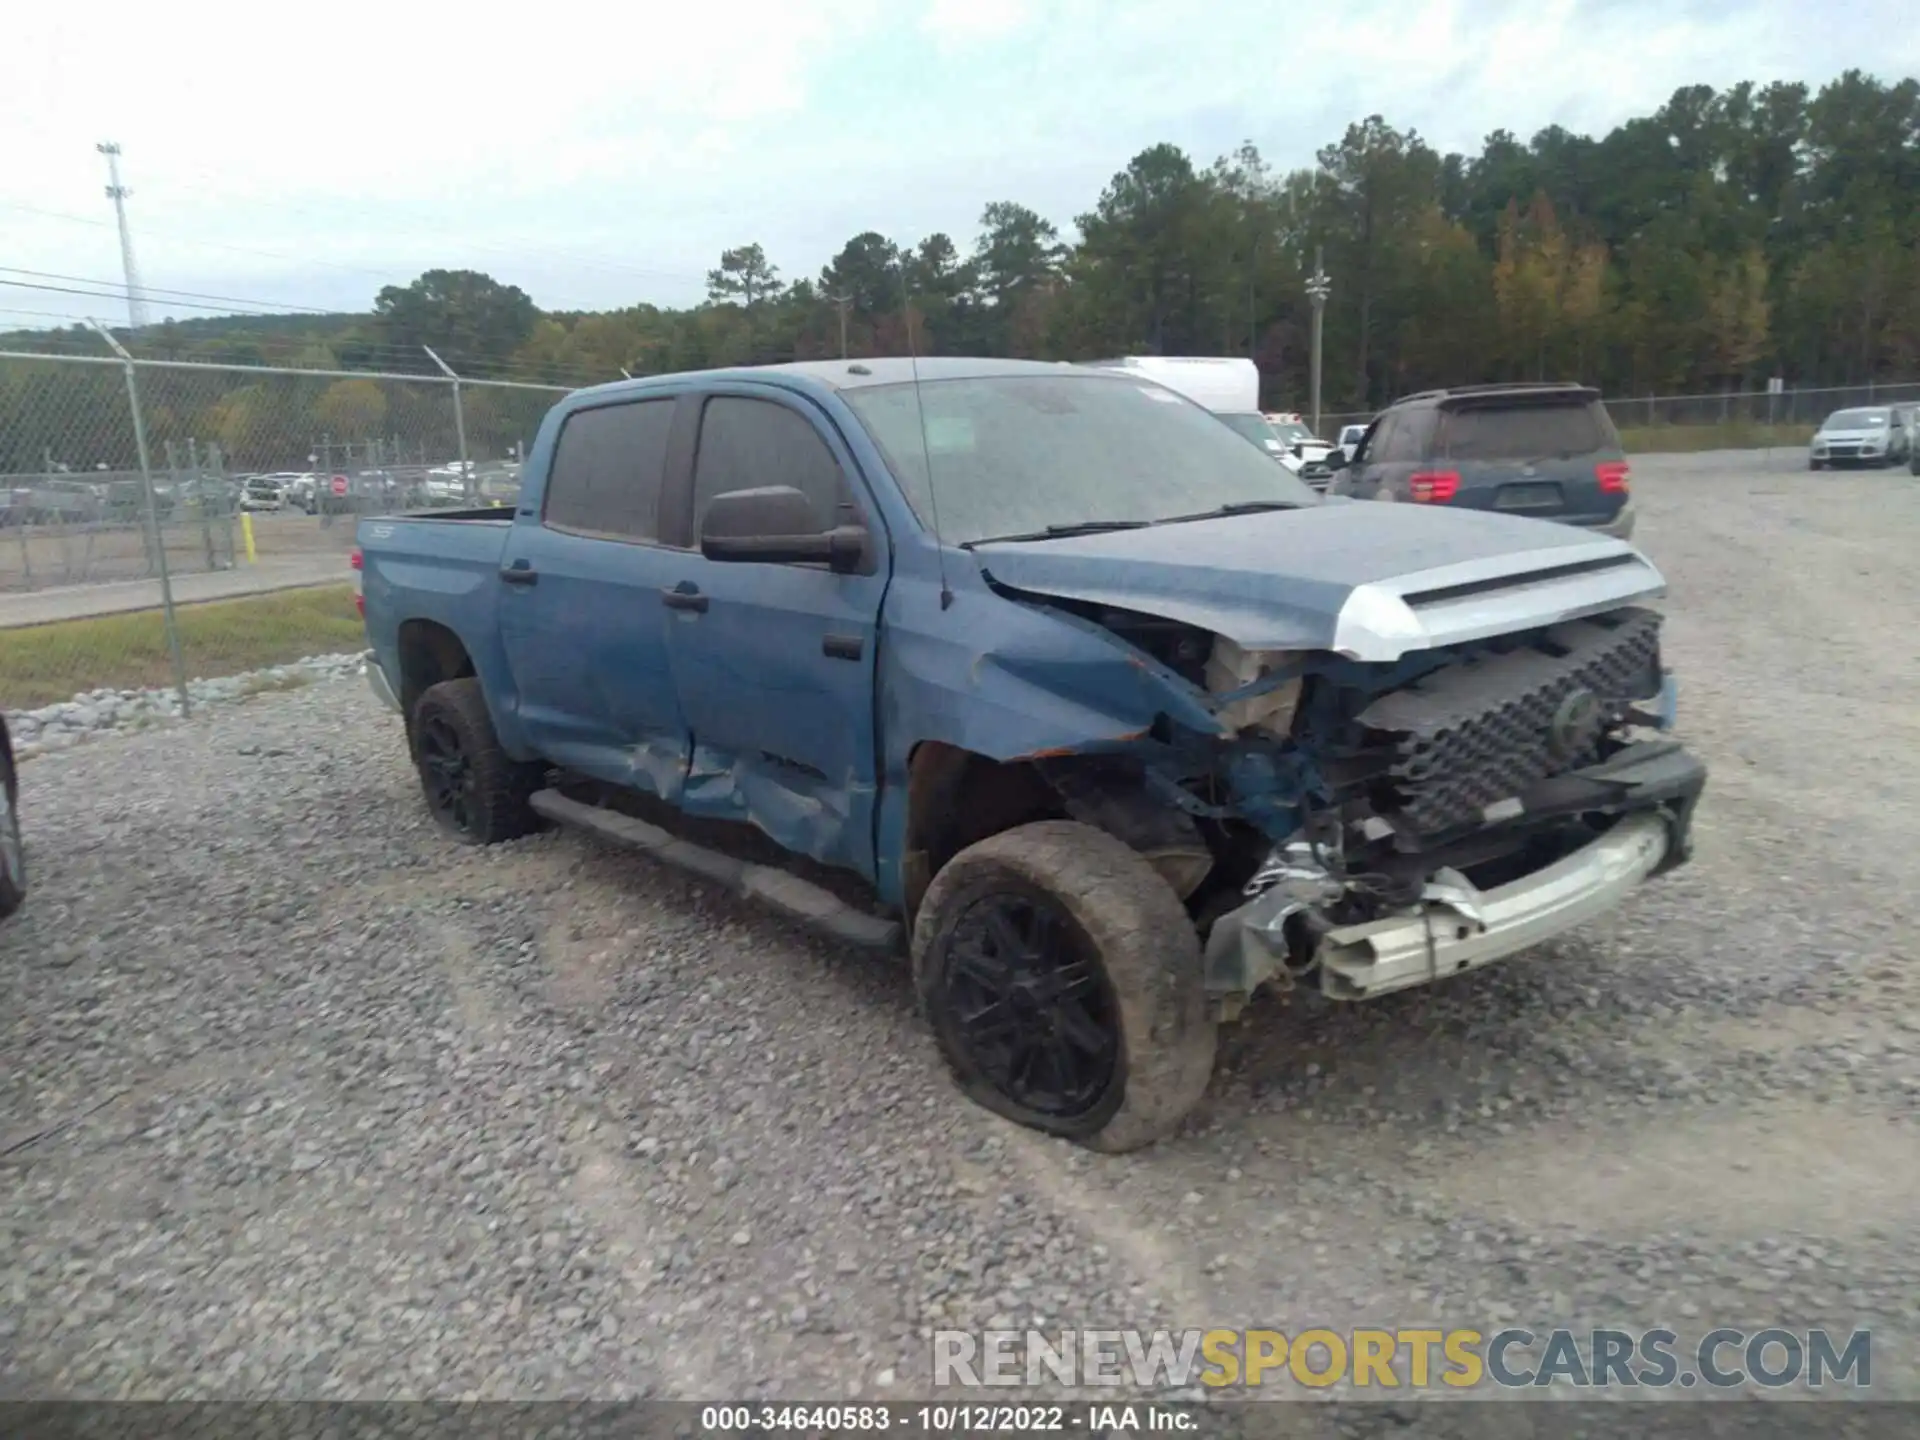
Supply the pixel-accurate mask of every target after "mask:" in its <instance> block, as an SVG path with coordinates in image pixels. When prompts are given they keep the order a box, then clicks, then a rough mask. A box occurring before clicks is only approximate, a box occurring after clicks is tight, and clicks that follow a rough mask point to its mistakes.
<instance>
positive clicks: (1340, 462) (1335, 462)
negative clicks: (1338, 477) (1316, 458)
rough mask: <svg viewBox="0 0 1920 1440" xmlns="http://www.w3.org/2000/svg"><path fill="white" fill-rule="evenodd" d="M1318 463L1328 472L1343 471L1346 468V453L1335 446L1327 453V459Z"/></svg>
mask: <svg viewBox="0 0 1920 1440" xmlns="http://www.w3.org/2000/svg"><path fill="white" fill-rule="evenodd" d="M1320 463H1321V464H1323V465H1325V466H1326V467H1327V469H1329V470H1344V469H1346V468H1347V452H1346V451H1344V450H1342V449H1341V448H1340V447H1339V446H1338V445H1336V446H1334V447H1333V449H1331V450H1329V451H1328V452H1327V458H1326V459H1325V460H1323V461H1321V462H1320Z"/></svg>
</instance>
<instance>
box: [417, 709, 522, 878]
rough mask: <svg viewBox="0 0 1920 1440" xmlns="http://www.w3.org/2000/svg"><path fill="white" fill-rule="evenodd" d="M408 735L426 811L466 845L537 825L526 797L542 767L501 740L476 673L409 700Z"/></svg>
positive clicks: (494, 841)
mask: <svg viewBox="0 0 1920 1440" xmlns="http://www.w3.org/2000/svg"><path fill="white" fill-rule="evenodd" d="M407 739H408V742H409V745H410V747H411V749H412V751H413V763H414V768H415V769H416V770H418V771H419V773H420V788H421V793H422V794H423V795H424V797H425V799H426V802H427V812H428V813H429V814H431V815H432V816H433V818H434V820H435V821H436V822H437V823H438V824H439V826H440V828H441V829H442V830H445V831H446V832H447V834H449V835H451V836H452V837H453V838H454V839H456V840H458V841H459V842H460V843H461V844H463V845H495V844H498V843H499V842H500V841H502V840H517V839H519V838H520V837H521V836H523V835H531V834H532V833H533V832H534V831H536V830H538V829H540V828H541V826H542V824H543V823H544V822H542V820H541V818H540V817H539V815H537V814H535V813H534V810H533V807H532V806H531V805H530V804H528V803H527V802H528V801H529V800H530V799H531V798H532V795H533V792H534V791H536V790H538V789H539V788H540V786H541V784H542V782H543V781H544V780H545V778H546V771H547V767H546V766H545V765H541V764H538V763H533V764H526V763H522V762H520V761H517V760H515V759H513V757H512V756H510V755H508V754H507V752H506V751H505V750H503V749H502V748H501V747H500V737H499V736H498V735H496V734H494V731H493V716H492V715H491V714H490V713H489V712H488V710H487V697H486V692H485V691H483V690H482V689H481V688H480V682H479V680H477V679H475V678H474V677H472V676H468V677H467V678H466V679H464V680H442V681H441V682H440V683H439V684H438V685H434V686H432V687H430V688H429V689H428V690H427V692H426V693H425V694H424V695H422V696H421V697H420V699H419V701H418V702H417V703H416V704H415V705H414V707H413V714H412V715H411V716H410V717H409V718H408V722H407Z"/></svg>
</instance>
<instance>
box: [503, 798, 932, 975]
mask: <svg viewBox="0 0 1920 1440" xmlns="http://www.w3.org/2000/svg"><path fill="white" fill-rule="evenodd" d="M529 803H530V804H531V805H532V806H533V808H534V811H535V813H537V814H540V815H544V816H546V817H547V819H549V820H552V821H553V822H554V823H556V824H559V825H568V826H571V827H573V828H574V829H576V830H585V831H587V832H589V833H590V834H593V835H597V836H599V837H600V838H601V839H602V840H607V841H611V842H612V843H613V844H615V845H621V846H624V847H626V848H627V849H629V850H638V851H640V852H641V853H642V854H644V855H647V856H650V857H651V858H653V859H655V860H664V861H665V862H666V863H667V864H669V865H677V866H679V867H680V868H681V869H682V870H688V871H691V872H692V873H694V874H695V875H700V876H704V877H705V878H706V879H708V880H711V881H713V882H714V883H715V884H717V885H724V886H725V887H726V888H727V889H729V890H731V891H733V892H734V893H735V894H736V895H741V896H745V897H746V898H747V899H750V900H759V901H762V902H764V903H766V904H768V905H771V906H772V907H773V908H774V909H776V910H779V911H781V912H782V913H783V914H786V915H788V916H790V917H792V918H793V919H795V920H798V921H800V922H801V923H802V924H804V925H809V926H812V927H813V928H814V929H816V930H819V931H821V932H822V933H824V934H826V935H830V936H832V937H833V938H834V939H836V940H841V941H844V942H846V943H847V944H849V945H859V946H862V947H864V948H866V949H871V950H893V949H897V948H899V946H900V944H901V941H902V938H903V936H902V932H901V927H900V924H899V922H898V921H895V920H888V919H885V918H883V917H882V916H879V915H869V914H867V913H865V912H864V911H861V910H856V909H855V908H854V907H853V906H851V905H849V904H847V902H846V901H844V900H842V899H841V898H840V897H839V896H837V895H835V894H833V893H832V892H831V891H828V890H823V889H822V888H821V887H820V886H818V885H815V884H814V883H812V882H811V881H809V880H802V879H801V878H800V877H799V876H798V875H790V874H788V873H787V872H786V871H785V870H776V869H775V868H774V867H772V866H771V865H754V864H750V863H748V862H747V861H745V860H736V859H734V858H733V857H732V856H731V855H723V854H721V853H720V852H719V851H718V850H709V849H708V848H707V847H706V846H704V845H695V844H693V843H692V842H691V841H688V840H682V839H680V837H679V836H677V835H670V834H668V833H667V832H666V831H665V830H662V829H661V828H660V827H659V826H658V825H649V824H648V823H647V822H646V821H644V820H636V819H634V818H633V816H631V815H622V814H621V813H620V812H619V811H617V810H609V809H606V808H605V807H604V806H600V805H588V804H586V803H584V802H583V801H579V800H574V799H570V798H569V797H568V796H565V795H562V794H561V793H560V792H559V791H558V790H537V791H535V792H534V794H533V797H532V799H531V800H530V801H529Z"/></svg>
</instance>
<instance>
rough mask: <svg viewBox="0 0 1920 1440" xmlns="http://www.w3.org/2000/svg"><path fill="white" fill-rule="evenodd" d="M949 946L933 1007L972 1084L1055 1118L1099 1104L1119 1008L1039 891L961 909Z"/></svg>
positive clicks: (1109, 1079) (1074, 930)
mask: <svg viewBox="0 0 1920 1440" xmlns="http://www.w3.org/2000/svg"><path fill="white" fill-rule="evenodd" d="M950 945H951V950H950V955H949V959H948V962H947V966H946V970H945V974H944V976H943V988H944V990H945V992H946V993H945V995H944V996H943V997H942V999H943V1000H944V1002H945V1008H946V1010H947V1013H948V1014H950V1015H951V1016H952V1017H953V1024H954V1036H953V1038H954V1040H955V1041H956V1042H957V1043H958V1044H959V1045H960V1046H962V1047H964V1048H965V1050H966V1051H967V1058H968V1059H969V1061H970V1062H971V1064H972V1066H973V1067H974V1068H975V1070H976V1071H977V1073H978V1074H979V1076H980V1077H981V1078H982V1079H984V1080H986V1081H987V1082H988V1083H989V1084H991V1085H992V1086H993V1088H994V1089H996V1090H998V1091H999V1092H1000V1093H1001V1094H1002V1095H1004V1096H1005V1097H1006V1098H1007V1099H1008V1100H1010V1101H1012V1102H1013V1103H1014V1104H1016V1105H1018V1106H1020V1107H1022V1108H1023V1109H1027V1110H1031V1111H1033V1112H1035V1113H1036V1114H1040V1115H1047V1116H1051V1117H1054V1118H1056V1119H1062V1120H1068V1119H1075V1118H1077V1117H1079V1116H1082V1115H1085V1114H1087V1113H1088V1112H1089V1111H1091V1110H1093V1109H1094V1108H1095V1107H1096V1106H1097V1105H1099V1104H1100V1102H1101V1101H1102V1100H1103V1099H1104V1098H1105V1097H1106V1095H1107V1093H1108V1090H1109V1088H1110V1087H1111V1086H1112V1084H1113V1079H1114V1075H1115V1072H1116V1070H1117V1069H1118V1066H1119V1060H1120V1028H1119V1023H1118V1009H1117V1006H1116V1004H1115V1001H1114V997H1113V993H1112V989H1111V987H1110V986H1109V985H1108V983H1107V979H1106V976H1105V974H1104V973H1103V972H1102V970H1101V968H1100V966H1099V964H1098V962H1097V961H1096V960H1095V959H1094V957H1093V955H1092V954H1091V953H1090V947H1089V946H1088V944H1087V942H1086V940H1085V937H1083V936H1081V935H1080V934H1079V931H1078V927H1077V926H1075V924H1074V923H1073V920H1072V918H1071V917H1070V916H1068V915H1067V914H1066V913H1065V911H1063V910H1062V909H1061V908H1060V907H1059V906H1058V904H1056V902H1055V901H1054V900H1053V899H1052V898H1051V897H1049V896H1047V895H1044V894H1041V893H1040V892H1038V891H1028V890H1025V889H1024V888H1023V889H1018V890H1013V889H1009V890H1003V891H998V892H995V893H991V894H987V895H983V896H981V897H980V898H979V899H977V900H975V901H974V902H973V904H972V905H970V906H968V907H967V909H966V911H965V912H964V913H963V914H962V915H961V916H960V917H959V920H958V922H957V923H956V925H955V926H954V930H953V936H952V940H951V941H950Z"/></svg>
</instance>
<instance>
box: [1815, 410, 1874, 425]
mask: <svg viewBox="0 0 1920 1440" xmlns="http://www.w3.org/2000/svg"><path fill="white" fill-rule="evenodd" d="M1886 423H1887V412H1886V411H1884V410H1841V411H1837V412H1836V413H1834V414H1832V415H1829V416H1828V417H1827V423H1826V424H1824V425H1822V426H1821V427H1820V428H1821V429H1822V430H1872V429H1875V428H1877V427H1881V426H1884V425H1885V424H1886Z"/></svg>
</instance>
